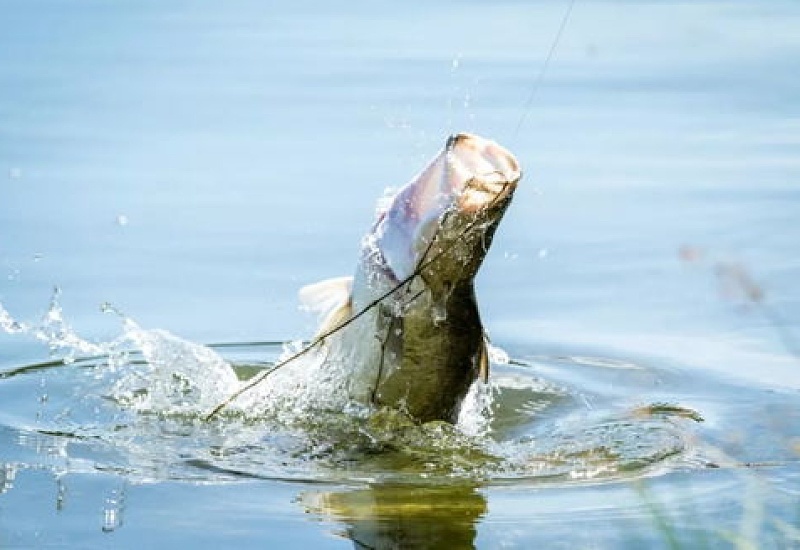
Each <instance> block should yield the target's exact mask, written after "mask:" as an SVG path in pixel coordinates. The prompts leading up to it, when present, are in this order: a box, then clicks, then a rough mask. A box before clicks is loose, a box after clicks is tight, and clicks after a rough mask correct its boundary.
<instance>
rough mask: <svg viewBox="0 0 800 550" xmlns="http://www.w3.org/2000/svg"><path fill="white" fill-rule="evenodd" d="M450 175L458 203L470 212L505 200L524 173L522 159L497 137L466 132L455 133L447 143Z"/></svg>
mask: <svg viewBox="0 0 800 550" xmlns="http://www.w3.org/2000/svg"><path fill="white" fill-rule="evenodd" d="M445 151H446V160H447V165H448V166H447V169H448V172H449V174H448V176H449V178H450V179H451V181H452V183H451V185H452V189H453V190H454V191H455V192H456V194H457V197H458V198H457V202H456V205H457V207H458V208H459V210H461V211H463V212H467V213H471V212H477V211H478V210H481V209H482V208H485V207H486V206H488V205H491V204H492V203H495V202H499V201H502V200H503V199H505V198H506V197H507V196H509V195H511V194H512V193H513V192H514V190H515V189H516V186H517V183H518V182H519V180H520V178H521V177H522V172H521V171H520V167H519V163H518V162H517V160H516V159H515V158H514V156H513V155H512V154H511V153H510V152H509V151H508V150H506V149H505V148H504V147H502V146H500V145H498V144H497V143H495V142H494V141H490V140H487V139H484V138H481V137H479V136H476V135H473V134H467V133H460V134H454V135H452V136H450V137H449V138H448V139H447V143H446V145H445Z"/></svg>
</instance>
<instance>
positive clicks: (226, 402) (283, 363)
mask: <svg viewBox="0 0 800 550" xmlns="http://www.w3.org/2000/svg"><path fill="white" fill-rule="evenodd" d="M575 2H576V0H569V3H568V5H567V9H566V10H565V12H564V15H563V16H562V18H561V23H560V25H559V27H558V30H557V31H556V35H555V38H554V39H553V42H552V44H551V45H550V49H549V50H548V52H547V55H546V56H545V60H544V63H543V64H542V67H541V69H540V70H539V73H538V74H537V75H536V78H535V80H534V81H533V86H532V88H531V92H530V94H529V95H528V98H527V99H526V101H525V103H524V104H523V111H522V115H521V116H520V119H519V121H518V122H517V125H516V127H515V128H514V133H513V138H516V137H517V136H518V135H519V131H520V130H521V129H522V125H523V124H524V123H525V120H526V118H527V116H528V112H529V111H530V109H531V106H532V105H533V101H534V99H535V98H536V94H537V92H538V91H539V88H540V87H541V84H542V82H543V80H544V77H545V74H546V73H547V69H548V67H549V66H550V61H551V60H552V58H553V55H554V54H555V51H556V48H557V47H558V44H559V42H560V41H561V36H562V35H563V34H564V29H565V28H566V26H567V22H568V21H569V18H570V16H571V15H572V10H573V8H574V6H575ZM511 183H512V182H505V183H504V184H503V190H502V191H501V192H500V193H498V194H497V195H496V196H495V198H494V199H493V200H492V201H491V202H490V203H489V204H488V205H487V206H486V207H485V208H484V209H483V210H489V209H490V208H492V207H493V206H495V205H496V204H497V202H499V200H501V199H505V198H506V197H505V196H504V195H503V191H505V188H506V187H507V186H508V185H509V184H511ZM448 214H450V211H449V210H448V211H446V212H445V213H444V214H443V215H442V221H444V219H445V218H446V217H447V216H448ZM481 221H482V219H481V216H480V215H476V216H475V219H474V220H472V221H471V222H470V223H469V224H467V225H466V226H465V227H464V229H462V231H461V232H460V233H459V234H458V235H457V237H456V239H455V240H454V241H453V245H451V247H448V248H443V249H441V250H439V251H438V252H437V253H436V254H434V255H433V256H431V257H430V258H428V254H429V253H430V252H431V248H432V246H433V243H434V241H435V240H436V236H437V235H438V231H439V230H440V229H441V227H442V224H441V223H440V224H439V227H438V228H437V233H435V234H434V235H433V237H432V238H431V241H430V242H429V243H428V246H427V248H426V249H425V252H424V254H423V256H422V260H421V261H420V263H419V265H417V267H416V269H414V271H413V273H411V274H410V275H409V276H407V277H406V278H405V279H403V280H401V281H399V282H398V283H397V284H396V285H395V286H394V287H392V288H391V289H389V290H388V291H386V292H384V293H383V294H381V295H380V296H379V297H377V298H375V299H374V300H372V301H371V302H370V303H368V304H367V305H366V306H364V307H363V308H362V309H361V310H360V311H358V312H356V313H355V314H353V315H351V316H350V317H348V318H347V319H345V320H344V321H342V322H340V323H339V324H338V325H336V326H334V327H333V328H330V329H328V330H327V331H325V332H323V333H322V334H319V335H317V337H316V338H314V339H313V340H312V341H311V342H309V343H308V344H307V345H306V346H305V347H303V348H302V349H301V350H300V351H298V352H296V353H294V354H292V355H291V356H289V357H287V358H286V359H284V360H282V361H279V362H278V363H276V364H275V365H274V366H273V367H272V368H271V369H269V370H265V371H264V372H262V373H260V374H259V375H257V376H255V377H253V378H252V379H251V380H250V381H249V382H247V383H246V384H245V385H244V386H242V387H241V388H239V389H238V390H236V391H235V392H234V393H233V394H231V395H230V396H229V397H228V398H227V399H225V400H224V401H222V402H221V403H220V404H218V405H217V406H216V407H214V408H213V409H212V410H211V412H209V413H208V414H207V415H206V416H205V420H206V421H208V420H211V419H212V418H214V416H216V415H217V414H219V412H220V411H222V410H223V409H224V408H225V407H227V406H228V405H230V404H231V403H232V402H233V401H235V400H236V399H237V398H239V396H241V395H242V394H244V393H245V392H248V391H250V390H251V389H253V388H254V387H255V386H257V385H258V384H260V383H261V382H263V381H264V380H265V379H266V378H267V377H268V376H269V375H270V374H272V373H274V372H275V371H277V370H278V369H280V368H282V367H284V366H286V365H287V364H289V363H291V362H292V361H294V360H296V359H299V358H300V357H302V356H303V355H305V354H307V353H308V352H309V351H311V350H312V349H314V348H315V347H316V346H318V345H319V344H321V343H322V342H323V341H324V340H325V339H326V338H329V337H330V336H332V335H334V334H336V333H337V332H339V331H341V330H343V329H344V328H345V327H347V326H348V325H350V324H352V323H353V322H355V321H356V320H357V319H359V318H360V317H363V316H364V315H365V314H366V313H367V312H369V311H370V310H372V309H373V308H375V307H377V306H378V305H379V304H381V303H382V302H383V301H384V300H386V299H387V298H389V297H391V296H393V295H394V294H396V293H397V292H399V291H400V290H402V289H403V288H406V287H407V286H408V285H409V283H411V281H413V280H414V278H415V277H418V276H419V275H420V274H421V273H422V272H423V271H424V270H425V269H426V268H427V267H428V266H430V265H432V264H433V263H434V262H435V261H436V260H438V259H439V258H441V257H442V256H443V255H444V254H446V253H447V252H449V250H450V248H452V246H454V245H455V243H456V242H458V241H460V240H461V239H463V238H464V237H465V236H466V235H467V234H468V233H469V232H470V231H471V230H472V229H473V228H474V227H475V226H476V225H478V223H480V222H481Z"/></svg>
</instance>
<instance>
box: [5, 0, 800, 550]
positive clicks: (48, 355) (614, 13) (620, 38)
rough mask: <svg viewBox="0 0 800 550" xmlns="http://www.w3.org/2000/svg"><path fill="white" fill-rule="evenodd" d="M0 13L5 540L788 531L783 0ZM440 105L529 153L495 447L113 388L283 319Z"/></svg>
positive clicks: (324, 540)
mask: <svg viewBox="0 0 800 550" xmlns="http://www.w3.org/2000/svg"><path fill="white" fill-rule="evenodd" d="M565 14H568V15H569V17H568V19H567V21H566V26H565V27H564V32H563V34H562V36H561V38H560V40H559V41H558V43H557V44H556V47H555V49H554V51H553V55H552V58H551V59H550V62H549V64H547V67H546V71H545V72H544V73H543V74H542V71H543V68H544V67H545V60H546V58H547V57H548V52H549V51H550V49H551V47H552V46H553V44H554V41H555V40H556V36H557V34H558V30H559V27H560V26H561V23H562V20H563V18H564V17H565ZM0 23H2V29H3V31H2V33H0V304H2V309H0V327H2V328H3V329H4V330H0V548H31V547H65V548H98V547H110V548H140V547H147V546H150V547H155V548H161V547H170V546H176V545H177V546H181V547H184V546H185V547H189V546H191V547H194V548H218V547H233V546H239V547H255V546H258V547H264V546H267V547H271V546H275V547H298V548H299V547H309V546H311V545H314V546H315V547H317V548H348V547H356V548H406V547H422V548H454V547H466V548H471V547H473V546H474V547H478V548H501V547H509V548H530V547H537V546H541V547H549V548H558V547H563V548H621V547H631V548H640V547H666V548H678V547H697V546H700V547H708V548H716V547H720V548H727V547H730V546H731V545H733V544H738V545H740V547H743V548H745V547H753V548H755V547H757V548H784V547H792V546H793V545H794V546H800V393H798V392H800V351H798V349H799V348H800V283H799V282H798V281H800V223H798V218H800V101H798V98H800V32H798V29H800V4H798V3H797V2H794V1H774V2H769V3H756V2H739V1H727V2H723V1H709V0H705V1H699V2H627V1H623V0H616V1H588V0H587V1H581V0H578V1H577V2H576V3H575V5H574V7H573V8H572V9H571V11H570V6H569V3H568V2H562V1H553V2H544V1H533V2H519V1H512V0H509V1H501V2H491V3H490V2H478V1H472V2H448V1H445V0H439V1H436V2H427V3H417V4H413V5H411V4H408V3H406V4H403V5H402V6H401V5H399V4H396V3H390V2H382V1H372V2H367V1H360V0H359V1H355V2H349V3H347V4H340V5H335V4H333V3H325V2H319V1H311V0H309V1H304V0H303V1H299V2H292V3H276V2H252V1H244V0H243V1H235V2H226V3H224V4H223V3H219V2H209V1H199V2H187V1H171V2H162V1H150V0H144V1H141V2H135V3H133V2H128V3H116V2H114V3H109V2H100V1H94V0H87V1H84V2H62V1H50V0H41V1H34V2H32V1H28V0H3V1H2V3H0ZM461 130H466V131H472V132H476V133H479V134H481V135H483V136H486V137H490V138H492V139H496V140H497V141H498V142H500V143H502V144H503V145H505V146H506V147H508V148H509V149H510V150H511V151H513V152H514V153H515V154H516V155H517V157H518V159H519V160H520V162H521V164H522V166H523V170H524V173H525V176H524V178H523V181H522V182H521V184H520V187H519V190H518V191H517V193H516V196H515V200H514V203H513V204H512V205H511V207H510V209H509V211H508V213H507V215H506V217H505V219H504V221H503V224H502V226H501V228H500V230H499V231H498V233H497V236H496V238H495V242H494V245H493V248H492V251H491V253H490V254H489V256H488V258H487V260H486V262H485V264H484V267H483V268H482V271H481V273H480V274H479V277H478V281H477V291H478V296H479V300H480V303H481V309H482V318H483V321H484V323H485V325H486V327H487V329H488V330H489V332H490V334H491V336H492V340H493V342H494V344H495V345H497V346H499V347H501V348H502V349H504V350H505V351H506V352H507V353H508V354H509V355H510V357H511V359H512V360H513V361H512V362H511V364H507V365H497V368H496V373H497V377H496V380H497V381H496V386H495V390H494V394H493V400H494V418H493V424H492V430H493V431H492V432H491V433H490V434H489V435H484V438H485V439H486V440H487V441H489V442H490V444H491V445H492V446H493V447H492V448H493V449H500V450H499V451H497V452H498V453H499V455H500V456H501V457H502V458H503V462H502V464H501V466H499V467H497V466H493V465H492V463H491V462H488V463H487V462H485V461H484V462H481V461H480V460H478V459H476V458H475V456H473V455H471V454H469V449H468V448H467V447H469V445H471V444H472V443H470V442H469V441H467V442H465V441H462V440H461V439H459V438H460V437H461V436H459V435H458V434H454V433H451V432H450V431H447V430H445V432H443V434H444V435H442V437H443V438H445V437H446V438H447V441H449V443H441V442H440V441H439V440H437V439H436V434H435V433H433V434H431V433H427V432H426V433H425V434H421V435H420V434H416V435H417V436H419V437H421V438H422V440H421V441H422V443H419V442H417V441H416V440H415V442H414V443H413V444H412V445H411V450H412V451H413V453H412V452H411V451H408V450H407V449H405V448H401V450H400V451H401V452H400V455H402V456H400V457H398V456H395V455H391V456H390V457H389V456H387V455H386V454H381V453H376V454H375V456H359V457H356V458H353V456H350V455H346V453H345V454H342V453H340V452H339V451H337V450H336V449H337V448H336V442H335V441H327V442H326V443H327V444H328V445H329V446H330V448H332V449H334V450H333V451H330V450H329V449H328V448H327V447H326V449H328V450H325V452H321V451H320V453H321V455H324V456H323V457H322V458H320V456H319V455H316V454H314V453H313V452H311V451H312V450H314V449H316V451H319V448H316V447H315V448H314V449H311V447H309V446H308V441H309V440H308V439H307V438H310V439H311V440H314V441H317V439H314V438H319V434H318V433H317V434H316V435H314V434H313V433H312V435H308V433H303V434H302V435H298V434H297V433H294V432H291V431H286V432H273V433H266V432H269V430H267V429H266V428H265V426H264V425H259V424H258V423H255V424H253V423H248V422H243V421H241V420H236V419H231V418H228V419H225V418H223V419H221V420H217V421H215V422H214V423H212V424H211V425H206V424H203V423H202V422H200V421H199V420H198V417H197V415H196V414H195V416H194V417H192V415H191V414H188V415H184V416H183V417H181V416H180V415H174V414H153V411H152V410H151V411H145V412H141V411H137V410H135V408H133V409H132V408H125V407H124V406H123V404H124V403H123V402H124V399H121V398H119V395H121V394H120V393H119V392H118V393H117V394H115V393H114V392H115V391H118V390H120V388H121V387H123V386H124V388H125V389H126V391H127V390H131V388H132V387H133V386H125V384H128V383H129V382H130V381H131V379H132V378H135V377H136V376H138V375H140V374H141V375H143V376H145V375H146V376H150V375H151V374H152V373H151V371H148V370H146V369H147V368H149V366H150V365H152V364H155V363H157V361H156V360H155V359H154V355H153V353H156V352H157V353H156V355H157V358H158V359H159V360H161V359H162V358H163V357H162V355H164V354H167V353H173V356H171V357H172V360H174V359H175V358H176V357H177V358H179V359H180V360H181V362H182V363H181V364H182V365H194V366H197V365H199V366H201V367H202V366H204V365H207V364H208V361H211V362H212V363H213V361H215V360H216V359H208V356H206V355H203V354H204V353H205V352H204V351H202V350H204V349H205V348H203V347H201V346H200V345H199V344H212V343H230V344H237V345H236V346H227V347H225V346H223V347H219V346H218V347H216V348H214V349H215V350H216V351H217V352H218V353H219V354H221V355H222V356H223V357H225V358H226V359H229V360H231V361H234V362H237V361H238V362H239V363H247V364H251V365H263V364H266V363H268V362H270V361H273V360H275V358H276V357H277V355H278V354H279V353H280V345H277V344H270V343H269V342H276V341H277V342H282V341H288V340H295V339H298V338H303V337H308V336H309V335H310V334H311V333H312V332H313V330H314V323H315V320H314V319H313V318H311V317H309V316H308V315H306V314H304V313H302V312H300V311H299V310H298V307H297V300H296V291H297V289H298V288H299V287H300V286H302V285H304V284H308V283H311V282H315V281H317V280H320V279H323V278H327V277H331V276H338V275H346V274H350V273H352V271H353V269H354V266H355V261H356V257H357V254H358V247H359V241H360V239H361V237H362V235H363V234H364V232H365V231H366V230H367V229H368V228H369V226H370V224H371V221H372V218H373V215H374V209H375V202H376V200H377V199H378V198H379V197H380V196H381V195H382V194H383V193H384V190H385V189H386V188H387V187H397V186H399V185H402V184H403V183H404V182H406V181H408V179H409V178H410V177H412V176H413V175H414V174H415V173H416V172H417V171H418V170H419V169H420V168H421V167H422V166H423V164H424V162H425V161H426V160H427V159H428V158H430V157H431V156H432V155H434V154H435V153H436V152H437V151H438V150H439V149H440V148H441V147H442V145H443V143H444V140H445V138H446V136H447V135H449V134H450V133H451V132H454V131H461ZM56 286H57V287H58V288H59V289H60V293H59V294H58V295H57V297H56V300H57V303H56V305H55V306H52V305H51V303H50V302H51V298H52V297H53V288H54V287H56ZM105 303H110V304H111V305H112V306H113V308H116V309H117V310H119V311H121V312H124V315H125V316H127V318H129V319H132V320H133V321H130V320H129V321H127V324H126V322H125V321H123V320H121V318H120V316H119V315H117V314H114V313H103V312H101V304H105ZM106 309H107V308H106ZM4 312H5V313H7V315H6V316H5V317H4V316H3V314H4ZM43 316H44V320H41V319H42V317H43ZM62 318H63V320H64V321H65V322H66V325H65V324H64V322H62ZM14 320H16V321H18V322H20V323H22V325H23V326H24V327H27V329H26V330H23V331H19V330H17V329H18V328H19V326H18V325H15V324H14ZM134 321H135V324H133V323H134ZM67 325H68V326H67ZM37 327H38V328H37ZM154 329H163V330H166V331H169V333H171V334H173V335H177V337H180V340H178V339H172V338H173V337H171V336H169V335H167V334H166V333H162V332H154ZM78 335H79V336H80V338H78ZM120 338H124V339H125V340H124V342H121V343H120V344H119V345H120V346H122V347H124V345H128V346H130V347H131V349H132V351H133V352H137V353H138V352H141V353H143V355H139V354H137V353H133V354H132V355H130V356H128V355H125V354H123V355H119V349H118V347H115V346H118V344H115V342H117V341H119V339H120ZM148 346H149V347H148ZM50 348H53V349H52V350H51V349H50ZM56 348H57V349H56ZM153 350H155V352H154V351H153ZM98 353H99V354H104V353H111V354H112V357H113V358H114V359H113V360H111V361H109V360H107V359H102V358H100V359H97V358H96V359H85V358H82V357H83V356H86V355H97V354H98ZM209 353H211V352H209ZM115 354H117V355H115ZM158 354H161V355H158ZM198 354H199V355H198ZM65 356H66V357H67V358H68V361H67V364H62V363H61V361H60V360H61V359H62V358H63V357H65ZM187 357H190V358H192V359H191V361H189V360H187V359H186V358H187ZM198 357H200V358H199V359H198ZM214 357H216V355H214ZM73 358H78V360H77V361H75V362H71V360H72V359H73ZM51 360H53V362H52V363H48V361H51ZM192 361H194V363H192ZM186 368H187V369H188V368H189V367H186ZM137 369H144V370H137ZM186 372H189V371H188V370H187V371H186ZM192 372H195V374H197V373H198V372H199V373H201V374H197V378H198V379H200V378H203V377H204V376H206V375H205V373H204V371H202V369H201V370H198V371H192ZM208 372H212V371H211V370H209V371H208ZM209 376H210V375H209ZM134 389H135V388H134ZM120 391H121V390H120ZM131 391H133V390H131ZM109 396H113V397H116V398H117V399H111V398H110V397H109ZM663 404H668V405H669V406H666V405H663ZM162 412H163V411H162ZM172 412H174V411H172ZM184 412H185V411H184ZM694 413H697V414H698V415H699V416H701V417H702V418H703V421H702V422H698V421H696V419H695V420H693V419H692V418H690V417H691V416H694ZM187 416H188V417H190V418H189V419H188V420H187V418H186V417H187ZM362 428H363V426H362V427H360V428H358V429H359V430H362ZM315 429H317V428H315ZM324 429H328V428H324ZM363 429H366V430H369V429H371V428H370V426H367V427H366V428H363ZM345 432H346V433H344V434H343V435H342V437H343V438H346V437H350V436H353V434H354V433H355V432H351V431H347V430H345ZM358 433H363V430H362V431H360V432H358ZM368 435H369V434H368ZM393 437H394V436H393ZM415 437H416V436H415ZM426 437H428V439H425V438H426ZM404 441H405V440H404ZM470 441H471V440H470ZM362 443H363V442H360V443H358V444H359V445H361V444H362ZM389 443H390V444H391V445H394V444H397V441H395V440H392V441H389ZM405 443H408V442H407V441H405ZM405 443H404V444H405ZM387 445H388V444H387ZM391 445H388V446H391ZM398 445H399V444H398ZM414 445H417V446H416V447H415V446H414ZM437 445H441V446H440V447H437ZM359 448H360V447H359ZM381 448H383V447H381ZM436 449H438V451H437V450H436ZM442 449H444V451H442ZM316 451H315V452H316ZM437 452H438V453H439V454H440V455H441V454H442V453H444V454H447V457H442V456H434V455H436V454H437ZM414 453H416V454H414ZM465 453H466V454H465ZM390 454H391V453H390ZM451 455H452V456H451ZM467 455H468V456H467ZM465 457H466V458H465ZM476 460H478V462H476ZM481 460H482V459H481ZM748 545H750V546H748Z"/></svg>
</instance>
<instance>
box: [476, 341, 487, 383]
mask: <svg viewBox="0 0 800 550" xmlns="http://www.w3.org/2000/svg"><path fill="white" fill-rule="evenodd" d="M478 377H479V378H480V379H481V382H483V383H484V384H486V383H488V382H489V340H488V338H486V335H485V334H484V335H483V336H481V347H480V349H479V350H478Z"/></svg>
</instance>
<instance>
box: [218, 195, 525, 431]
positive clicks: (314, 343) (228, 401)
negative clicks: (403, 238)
mask: <svg viewBox="0 0 800 550" xmlns="http://www.w3.org/2000/svg"><path fill="white" fill-rule="evenodd" d="M511 184H512V182H508V181H506V182H503V188H502V189H501V190H500V192H499V193H497V195H495V197H494V198H493V199H492V200H491V202H490V203H489V204H488V205H487V206H486V207H484V208H483V209H481V210H482V211H488V210H489V209H491V208H492V207H494V206H496V205H497V204H498V203H499V202H500V201H501V200H507V199H508V196H507V195H505V190H506V188H507V187H508V186H509V185H511ZM467 185H469V183H467ZM450 212H451V211H450V210H447V211H445V213H444V214H443V215H442V220H444V219H445V218H446V217H447V215H449V214H450ZM478 214H480V212H478V213H476V216H475V219H473V220H472V221H471V222H470V223H468V224H467V225H466V226H465V227H464V229H462V230H461V232H460V233H459V234H458V235H456V238H455V239H454V242H453V245H451V246H450V247H447V248H442V249H441V250H439V251H437V252H436V253H435V254H434V255H433V256H431V257H430V258H429V259H427V260H425V261H422V262H420V263H419V265H417V267H416V268H415V269H414V271H413V272H412V273H411V274H410V275H408V276H407V277H406V278H404V279H402V280H401V281H399V282H398V283H397V284H396V285H395V286H393V287H392V288H391V289H389V290H387V291H386V292H384V293H383V294H381V295H380V296H379V297H377V298H375V299H374V300H372V301H371V302H370V303H368V304H367V305H366V306H364V307H363V308H362V309H361V310H360V311H358V312H357V313H355V314H354V315H353V316H351V317H349V318H347V319H345V320H344V321H342V322H341V323H339V324H338V325H336V326H335V327H333V328H330V329H328V330H326V331H325V332H323V333H322V334H319V335H318V336H317V337H316V338H314V340H312V341H311V342H310V343H309V344H308V345H306V346H305V347H304V348H303V349H301V350H300V351H298V352H296V353H294V354H292V355H291V356H289V357H287V358H286V359H284V360H283V361H279V362H278V363H277V364H275V366H274V367H272V368H271V369H269V370H267V371H264V372H262V373H260V374H259V375H257V376H255V377H253V378H252V379H251V380H250V381H249V382H248V383H247V384H245V385H244V386H242V387H241V388H239V389H238V390H236V391H235V392H233V393H232V394H231V395H230V396H229V397H228V398H227V399H225V400H224V401H222V402H221V403H220V404H219V405H217V406H216V407H214V408H213V409H212V410H211V412H210V413H208V414H207V415H206V416H205V418H204V420H205V421H209V420H211V419H212V418H214V417H215V416H216V415H217V414H218V413H219V412H220V411H221V410H222V409H224V408H225V407H227V406H228V405H230V404H231V403H232V402H233V401H235V400H236V399H237V398H238V397H239V396H241V395H242V394H243V393H245V392H248V391H250V390H251V389H253V388H254V387H255V386H257V385H258V384H260V383H261V382H263V381H264V380H265V379H266V378H267V377H268V376H269V375H270V374H272V373H273V372H275V371H277V370H278V369H280V368H282V367H285V366H286V365H287V364H289V363H291V362H292V361H294V360H295V359H298V358H300V357H302V356H303V355H305V354H307V353H308V352H309V351H311V350H312V349H314V348H315V347H316V346H318V345H319V344H320V343H322V342H323V341H324V340H325V339H326V338H328V337H329V336H332V335H334V334H336V333H337V332H339V331H340V330H342V329H344V328H345V327H347V326H348V325H350V324H352V323H353V322H355V321H356V320H357V319H359V318H360V317H363V316H364V315H365V314H366V313H367V312H368V311H370V310H371V309H373V308H374V307H377V306H378V305H379V304H380V303H381V302H383V301H384V300H385V299H387V298H389V297H390V296H392V295H393V294H395V293H396V292H399V291H400V290H401V289H403V288H404V287H406V285H408V284H409V283H411V281H413V280H414V278H415V277H417V276H420V275H421V274H422V272H423V271H424V270H425V269H427V268H428V267H429V266H430V265H432V264H433V263H434V262H436V261H437V260H438V259H439V258H441V257H442V256H444V255H445V254H446V253H447V252H449V251H450V250H451V249H452V247H453V246H455V243H456V242H458V241H460V240H461V239H463V238H464V237H465V236H466V235H467V234H468V233H469V232H470V231H472V230H473V229H474V228H475V227H476V226H477V225H478V223H483V220H482V216H480V215H478ZM441 228H442V224H439V226H438V227H437V229H436V231H437V233H434V235H433V237H432V238H431V242H430V243H428V246H427V248H426V249H425V253H424V255H423V260H424V259H425V256H427V255H428V253H429V252H430V251H431V249H432V247H433V242H434V241H435V240H436V236H437V234H438V231H440V230H441Z"/></svg>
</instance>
